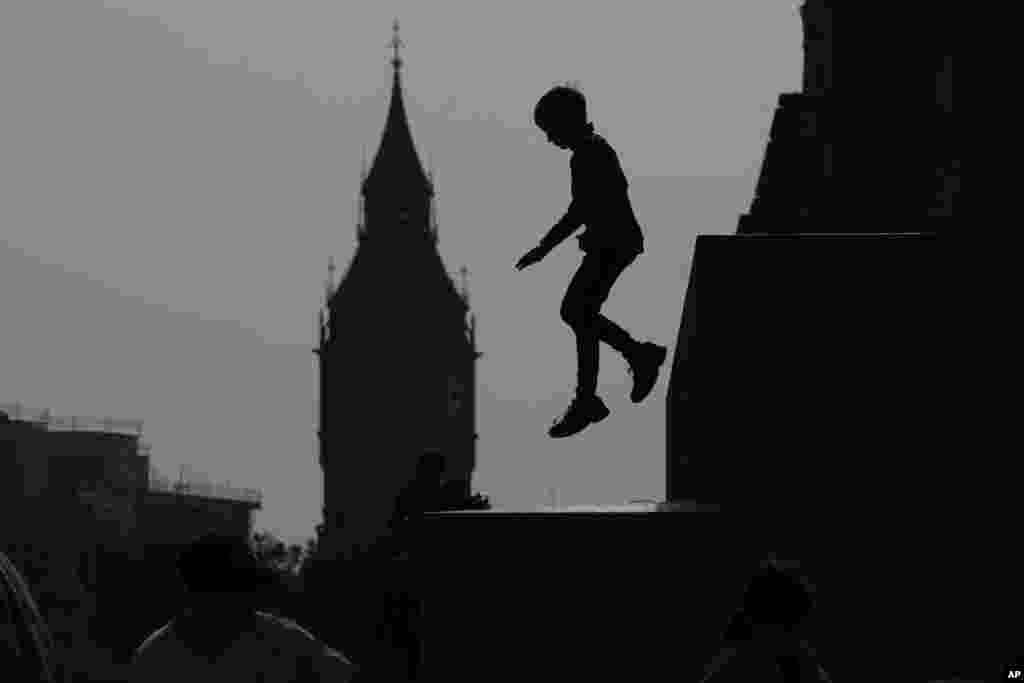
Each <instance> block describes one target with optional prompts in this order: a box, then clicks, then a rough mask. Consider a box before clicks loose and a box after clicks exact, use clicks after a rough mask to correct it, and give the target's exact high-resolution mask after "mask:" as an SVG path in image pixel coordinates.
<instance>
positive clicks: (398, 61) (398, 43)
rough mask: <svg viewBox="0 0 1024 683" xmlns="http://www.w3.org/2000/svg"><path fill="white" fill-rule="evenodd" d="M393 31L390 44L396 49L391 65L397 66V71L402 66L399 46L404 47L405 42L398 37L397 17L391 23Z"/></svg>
mask: <svg viewBox="0 0 1024 683" xmlns="http://www.w3.org/2000/svg"><path fill="white" fill-rule="evenodd" d="M391 31H392V33H393V35H392V36H391V42H390V43H388V46H389V47H390V48H391V49H392V50H394V56H392V57H391V66H393V67H395V71H398V70H399V69H401V68H402V58H401V57H399V56H398V48H400V47H403V46H404V45H405V43H403V42H402V39H401V38H399V37H398V19H397V18H396V19H395V20H394V22H392V24H391Z"/></svg>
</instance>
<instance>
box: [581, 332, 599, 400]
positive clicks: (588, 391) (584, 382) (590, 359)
mask: <svg viewBox="0 0 1024 683" xmlns="http://www.w3.org/2000/svg"><path fill="white" fill-rule="evenodd" d="M574 332H575V333H576V363H577V365H576V393H577V395H579V396H593V395H595V394H596V393H597V377H598V373H599V371H600V363H601V354H600V348H599V347H598V341H599V339H598V334H597V330H596V329H595V327H594V325H592V324H591V325H585V326H580V327H578V328H576V329H575V330H574Z"/></svg>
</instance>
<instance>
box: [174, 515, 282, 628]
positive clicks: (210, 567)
mask: <svg viewBox="0 0 1024 683" xmlns="http://www.w3.org/2000/svg"><path fill="white" fill-rule="evenodd" d="M178 574H179V576H180V577H181V580H182V583H183V584H184V586H185V590H186V591H187V593H188V598H189V603H190V606H191V607H192V608H194V609H199V610H202V611H204V612H205V611H207V610H210V611H218V612H219V611H223V610H229V611H235V610H244V609H245V608H247V607H250V606H251V605H253V604H255V601H256V600H257V598H258V595H259V593H260V591H261V590H263V589H266V588H269V587H270V586H271V585H272V584H273V573H272V572H271V571H270V569H269V568H268V567H265V566H263V565H262V564H261V563H260V562H259V560H258V559H257V558H256V555H255V553H253V551H252V548H251V547H250V545H249V542H248V540H247V539H246V538H245V537H244V536H240V535H234V534H225V533H222V532H216V531H215V532H209V533H205V534H203V535H201V536H199V537H197V538H196V539H195V540H193V541H192V542H191V543H190V544H189V545H188V546H187V547H186V548H184V550H182V552H181V553H180V555H179V556H178Z"/></svg>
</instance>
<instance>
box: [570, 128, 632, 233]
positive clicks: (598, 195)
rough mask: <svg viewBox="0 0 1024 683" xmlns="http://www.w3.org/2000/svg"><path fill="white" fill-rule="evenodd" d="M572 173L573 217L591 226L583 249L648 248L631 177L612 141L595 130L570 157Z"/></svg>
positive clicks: (571, 212)
mask: <svg viewBox="0 0 1024 683" xmlns="http://www.w3.org/2000/svg"><path fill="white" fill-rule="evenodd" d="M569 169H570V171H571V174H572V204H571V205H570V207H569V214H570V218H571V219H575V220H578V221H579V222H580V223H583V224H585V225H586V226H587V229H586V230H585V231H584V232H583V233H582V234H581V235H580V236H579V241H580V248H581V249H582V250H583V251H591V250H594V249H614V250H616V251H633V252H637V253H642V252H643V251H644V238H643V233H642V232H641V230H640V223H639V222H638V221H637V219H636V215H635V214H634V213H633V206H632V204H631V203H630V201H629V194H628V188H629V181H628V180H627V179H626V174H625V173H624V172H623V170H622V165H621V164H620V163H619V156H618V154H616V153H615V150H614V149H612V146H611V145H610V144H608V141H607V140H605V139H604V138H603V137H601V136H600V135H598V134H597V133H591V134H590V135H589V136H587V139H586V141H585V142H584V143H583V144H582V145H580V146H579V147H577V148H576V149H575V150H574V151H573V154H572V158H571V159H570V160H569Z"/></svg>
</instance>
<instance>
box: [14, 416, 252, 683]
mask: <svg viewBox="0 0 1024 683" xmlns="http://www.w3.org/2000/svg"><path fill="white" fill-rule="evenodd" d="M141 430H142V424H141V422H126V421H119V420H110V419H106V420H97V419H94V418H80V417H75V418H61V417H54V416H51V415H49V413H48V412H29V411H25V410H24V409H22V408H21V407H20V406H18V405H14V406H2V407H0V519H2V520H3V524H2V532H3V533H2V535H0V550H2V551H3V552H4V553H5V554H7V555H8V557H9V558H10V559H11V561H12V562H13V563H14V564H15V565H16V566H17V567H18V569H19V571H21V572H23V573H24V575H25V578H26V580H27V581H28V582H29V585H30V587H31V590H32V592H33V595H34V597H35V598H36V600H37V602H38V604H39V609H40V612H41V613H42V615H43V617H44V619H45V620H46V623H47V625H48V626H49V628H50V631H51V632H52V634H53V638H54V641H55V644H56V647H57V650H56V653H55V656H56V658H57V661H58V662H59V664H60V665H61V667H62V668H63V669H65V670H67V671H70V672H80V673H82V674H87V675H88V676H89V677H91V678H90V680H104V679H107V678H109V677H112V676H113V674H112V673H111V672H112V671H115V669H112V668H111V667H112V666H114V664H113V662H114V661H115V660H116V659H118V658H121V659H124V657H125V656H127V654H129V653H130V648H132V647H134V646H137V645H138V643H139V639H140V638H142V637H144V635H145V634H146V633H147V632H148V631H147V629H149V630H152V628H155V627H156V626H157V625H159V623H160V622H161V620H164V621H165V620H166V618H167V617H168V616H169V614H170V613H171V611H172V610H173V609H174V608H175V607H176V603H175V602H174V601H175V599H176V595H178V591H179V590H180V586H179V585H178V579H177V576H176V574H175V569H174V559H175V556H176V555H177V553H178V551H179V550H180V548H181V547H182V545H183V544H185V543H187V542H188V541H189V540H190V539H191V538H193V537H195V536H196V535H198V534H200V533H203V532H204V531H207V530H209V529H214V528H216V529H220V530H224V531H228V532H232V533H238V534H240V535H241V534H244V535H248V534H249V533H250V532H251V529H252V512H253V510H255V509H257V508H258V507H259V506H260V496H259V494H258V492H256V491H253V490H247V489H231V488H230V487H226V486H218V485H213V484H209V483H206V482H196V481H185V480H179V481H176V482H175V481H171V480H169V479H166V478H164V477H161V476H160V475H159V474H158V473H157V472H156V471H155V470H154V469H153V468H152V467H151V466H150V462H149V455H148V445H147V444H145V443H144V442H142V441H141V440H140V437H141ZM142 577H144V583H140V578H142Z"/></svg>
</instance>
